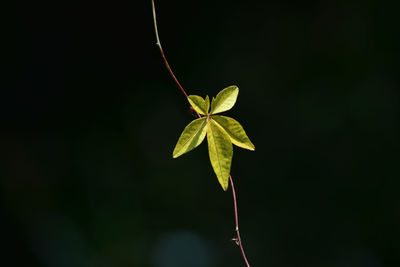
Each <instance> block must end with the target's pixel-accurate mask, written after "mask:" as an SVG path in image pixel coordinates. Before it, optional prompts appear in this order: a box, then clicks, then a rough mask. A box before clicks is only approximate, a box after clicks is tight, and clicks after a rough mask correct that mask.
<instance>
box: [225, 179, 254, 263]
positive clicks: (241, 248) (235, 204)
mask: <svg viewBox="0 0 400 267" xmlns="http://www.w3.org/2000/svg"><path fill="white" fill-rule="evenodd" d="M229 181H230V182H231V188H232V196H233V207H234V209H235V224H236V228H235V231H236V243H237V244H238V246H239V247H240V251H241V252H242V256H243V259H244V261H245V262H246V266H247V267H250V264H249V262H248V261H247V258H246V253H245V252H244V249H243V245H242V239H241V238H240V232H239V216H238V210H237V201H236V192H235V186H234V185H233V179H232V176H231V175H229Z"/></svg>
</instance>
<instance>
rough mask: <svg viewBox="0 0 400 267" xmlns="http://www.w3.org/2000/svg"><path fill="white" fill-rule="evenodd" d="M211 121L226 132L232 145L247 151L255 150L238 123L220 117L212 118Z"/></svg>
mask: <svg viewBox="0 0 400 267" xmlns="http://www.w3.org/2000/svg"><path fill="white" fill-rule="evenodd" d="M212 119H213V120H214V121H215V122H216V123H218V124H219V125H220V126H221V127H222V128H223V129H224V130H225V131H226V133H227V134H228V135H229V137H230V138H231V141H232V143H233V144H235V145H237V146H239V147H242V148H245V149H248V150H254V149H255V147H254V145H253V143H252V142H251V141H250V139H249V137H248V136H247V134H246V132H245V131H244V129H243V127H242V125H240V123H239V122H238V121H236V120H234V119H232V118H229V117H226V116H221V115H215V116H212Z"/></svg>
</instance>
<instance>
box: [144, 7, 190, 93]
mask: <svg viewBox="0 0 400 267" xmlns="http://www.w3.org/2000/svg"><path fill="white" fill-rule="evenodd" d="M151 4H152V6H153V20H154V31H155V32H156V38H157V46H158V48H159V49H160V53H161V56H162V57H163V59H164V63H165V66H166V67H167V69H168V71H169V74H171V76H172V78H173V79H174V81H175V83H176V84H177V85H178V87H179V89H181V91H182V93H183V94H184V95H185V97H186V98H187V97H188V95H187V93H186V91H185V89H183V87H182V85H181V84H180V83H179V81H178V79H177V78H176V76H175V74H174V72H173V71H172V69H171V67H170V65H169V64H168V60H167V58H166V57H165V54H164V51H163V49H162V46H161V42H160V37H158V28H157V16H156V7H155V5H154V0H151Z"/></svg>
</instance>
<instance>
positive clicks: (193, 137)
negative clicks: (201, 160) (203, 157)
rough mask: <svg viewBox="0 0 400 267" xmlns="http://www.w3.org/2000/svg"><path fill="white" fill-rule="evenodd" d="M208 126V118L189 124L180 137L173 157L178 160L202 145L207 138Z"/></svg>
mask: <svg viewBox="0 0 400 267" xmlns="http://www.w3.org/2000/svg"><path fill="white" fill-rule="evenodd" d="M207 124H208V123H207V118H206V117H203V118H200V119H196V120H194V121H192V122H191V123H189V125H188V126H186V128H185V129H184V130H183V132H182V134H181V136H180V137H179V140H178V143H177V144H176V146H175V149H174V152H172V157H173V158H177V157H179V156H180V155H182V154H184V153H187V152H189V151H190V150H192V149H194V148H196V147H197V146H198V145H200V144H201V142H203V140H204V137H205V136H206V133H207Z"/></svg>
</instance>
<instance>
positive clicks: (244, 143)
mask: <svg viewBox="0 0 400 267" xmlns="http://www.w3.org/2000/svg"><path fill="white" fill-rule="evenodd" d="M238 93H239V88H238V87H237V86H234V85H233V86H229V87H227V88H225V89H223V90H222V91H221V92H219V93H218V95H217V96H216V97H215V98H214V97H213V98H212V101H211V110H210V112H209V109H210V99H209V97H208V96H206V98H205V99H203V98H202V97H201V96H197V95H190V96H188V101H189V103H190V105H191V106H192V107H193V108H194V110H195V111H196V112H198V113H199V114H201V115H204V117H201V118H199V119H196V120H194V121H192V122H191V123H189V125H188V126H186V128H185V129H184V130H183V132H182V134H181V136H180V137H179V140H178V143H177V144H176V146H175V149H174V152H173V153H172V156H173V157H174V158H177V157H179V156H180V155H182V154H184V153H187V152H189V151H190V150H192V149H194V148H196V147H197V146H198V145H200V144H201V142H203V140H204V138H205V136H206V135H207V142H208V152H209V156H210V161H211V166H212V167H213V169H214V172H215V174H216V175H217V178H218V181H219V183H220V184H221V186H222V189H224V190H225V191H226V190H227V189H228V184H229V174H230V170H231V165H232V157H233V147H232V144H234V145H236V146H239V147H242V148H245V149H248V150H254V149H255V147H254V145H253V143H252V142H251V141H250V139H249V137H248V136H247V135H246V132H245V131H244V129H243V127H242V125H240V123H239V122H237V121H236V120H234V119H232V118H229V117H226V116H221V115H214V114H216V113H221V112H224V111H227V110H230V109H231V108H232V107H233V106H234V105H235V102H236V99H237V96H238Z"/></svg>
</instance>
